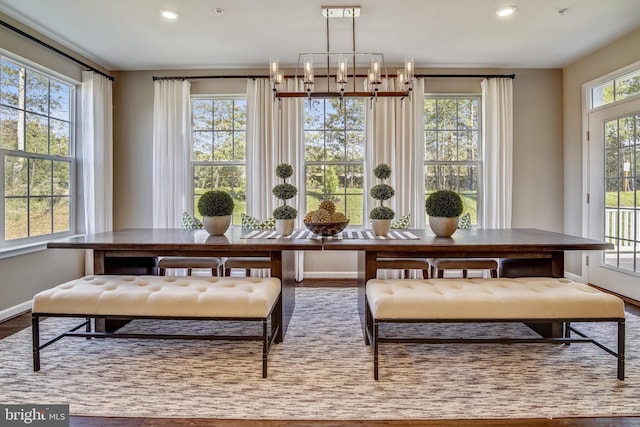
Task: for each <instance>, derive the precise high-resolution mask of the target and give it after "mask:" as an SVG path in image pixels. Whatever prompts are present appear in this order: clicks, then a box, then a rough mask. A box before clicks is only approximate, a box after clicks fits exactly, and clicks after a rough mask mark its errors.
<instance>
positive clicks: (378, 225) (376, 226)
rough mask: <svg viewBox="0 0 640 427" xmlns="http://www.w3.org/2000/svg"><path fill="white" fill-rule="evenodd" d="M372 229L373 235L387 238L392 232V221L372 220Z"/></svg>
mask: <svg viewBox="0 0 640 427" xmlns="http://www.w3.org/2000/svg"><path fill="white" fill-rule="evenodd" d="M371 228H373V233H374V234H375V235H376V236H386V235H387V234H389V230H391V220H390V219H372V220H371Z"/></svg>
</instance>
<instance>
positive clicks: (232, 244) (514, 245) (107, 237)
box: [47, 227, 613, 256]
mask: <svg viewBox="0 0 640 427" xmlns="http://www.w3.org/2000/svg"><path fill="white" fill-rule="evenodd" d="M410 231H411V232H412V233H413V234H415V235H416V236H417V237H419V239H411V240H409V239H407V240H400V239H398V240H394V239H385V240H380V239H341V240H335V239H291V238H276V239H246V238H243V237H242V236H243V235H244V234H246V230H245V231H243V230H242V229H241V228H240V227H231V228H230V229H229V230H228V231H227V233H225V235H224V236H210V235H209V234H208V233H207V232H206V231H204V230H182V229H144V228H135V229H122V230H116V231H111V232H106V233H97V234H93V235H86V236H79V237H72V238H65V239H60V240H55V241H52V242H49V243H48V245H47V247H49V248H69V249H95V250H109V251H113V250H129V251H131V250H140V251H145V250H147V251H153V250H160V251H162V250H172V251H180V250H185V251H189V252H194V251H198V250H202V251H212V250H215V251H220V252H224V251H225V250H228V251H234V250H235V251H237V250H247V251H251V250H255V251H262V252H265V251H281V250H348V251H352V250H353V251H376V252H394V253H397V252H420V253H423V254H425V255H427V256H428V255H429V254H430V253H433V254H434V255H435V254H438V255H439V256H442V255H443V254H446V253H455V254H456V255H457V256H481V255H479V254H484V253H492V254H495V255H494V256H499V254H500V253H518V252H523V253H526V252H532V251H533V252H538V253H539V252H553V251H564V250H602V249H610V248H613V246H612V245H611V244H610V243H606V242H603V241H598V240H592V239H587V238H583V237H578V236H571V235H567V234H562V233H555V232H551V231H544V230H537V229H488V230H481V229H478V230H457V231H456V233H455V234H454V235H453V236H452V237H450V238H449V237H446V238H443V237H436V236H435V235H434V234H433V233H432V232H431V231H430V230H423V229H421V230H410ZM482 256H484V255H482Z"/></svg>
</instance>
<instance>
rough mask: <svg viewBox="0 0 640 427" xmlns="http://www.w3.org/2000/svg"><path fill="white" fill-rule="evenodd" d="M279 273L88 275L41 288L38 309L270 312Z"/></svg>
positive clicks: (221, 313)
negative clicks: (257, 275)
mask: <svg viewBox="0 0 640 427" xmlns="http://www.w3.org/2000/svg"><path fill="white" fill-rule="evenodd" d="M278 295H280V279H277V278H252V277H247V278H245V277H173V276H108V275H107V276H86V277H82V278H80V279H76V280H71V281H69V282H67V283H64V284H62V285H59V286H56V287H55V288H52V289H47V290H45V291H42V292H40V293H38V294H37V295H36V296H35V297H34V298H33V307H32V311H33V312H34V313H49V314H53V313H64V314H80V315H85V314H91V315H95V316H99V315H123V316H131V317H139V316H168V317H266V316H267V315H268V314H269V312H270V311H271V308H272V307H273V304H275V302H276V300H277V299H278Z"/></svg>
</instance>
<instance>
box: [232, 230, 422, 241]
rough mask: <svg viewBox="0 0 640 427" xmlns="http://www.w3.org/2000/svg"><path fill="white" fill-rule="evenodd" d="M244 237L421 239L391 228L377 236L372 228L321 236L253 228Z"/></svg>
mask: <svg viewBox="0 0 640 427" xmlns="http://www.w3.org/2000/svg"><path fill="white" fill-rule="evenodd" d="M242 238H243V239H317V240H321V239H325V240H343V239H371V240H419V239H420V238H419V237H418V236H416V235H415V234H413V233H412V232H410V231H406V230H391V231H390V232H389V234H387V235H386V236H376V235H375V234H374V233H373V231H372V230H345V231H342V232H340V233H338V234H336V235H335V236H326V237H323V236H319V235H317V234H315V233H313V232H311V231H309V230H295V231H294V232H293V233H291V234H290V235H288V236H281V235H280V234H278V232H277V231H275V230H252V231H250V232H248V233H247V234H245V235H243V236H242Z"/></svg>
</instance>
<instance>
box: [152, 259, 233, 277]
mask: <svg viewBox="0 0 640 427" xmlns="http://www.w3.org/2000/svg"><path fill="white" fill-rule="evenodd" d="M167 268H186V269H187V276H191V273H192V270H193V269H194V268H206V269H210V270H211V275H212V276H222V260H221V259H220V258H218V257H177V256H169V257H161V258H160V259H159V260H158V269H159V273H160V276H165V275H166V270H167Z"/></svg>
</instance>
